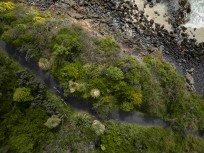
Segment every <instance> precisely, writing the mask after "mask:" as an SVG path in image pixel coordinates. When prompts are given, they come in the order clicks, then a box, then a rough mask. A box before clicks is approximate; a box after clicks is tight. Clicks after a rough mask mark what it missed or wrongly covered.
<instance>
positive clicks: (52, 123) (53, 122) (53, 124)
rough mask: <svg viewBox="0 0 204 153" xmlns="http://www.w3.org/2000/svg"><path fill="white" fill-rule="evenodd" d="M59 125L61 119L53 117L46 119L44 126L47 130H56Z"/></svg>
mask: <svg viewBox="0 0 204 153" xmlns="http://www.w3.org/2000/svg"><path fill="white" fill-rule="evenodd" d="M60 123H61V119H60V118H58V116H57V115H53V116H52V117H50V118H48V119H47V122H46V123H45V124H44V125H45V126H47V127H48V128H49V129H54V128H57V127H58V126H59V125H60Z"/></svg>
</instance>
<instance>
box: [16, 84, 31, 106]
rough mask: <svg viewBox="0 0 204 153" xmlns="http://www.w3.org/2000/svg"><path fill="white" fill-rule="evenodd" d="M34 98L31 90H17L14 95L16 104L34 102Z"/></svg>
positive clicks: (23, 88)
mask: <svg viewBox="0 0 204 153" xmlns="http://www.w3.org/2000/svg"><path fill="white" fill-rule="evenodd" d="M33 99H34V98H33V96H32V95H31V93H30V89H29V88H25V87H22V88H17V89H16V90H15V92H14V94H13V101H16V102H28V101H32V100H33Z"/></svg>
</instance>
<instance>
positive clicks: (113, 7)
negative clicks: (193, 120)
mask: <svg viewBox="0 0 204 153" xmlns="http://www.w3.org/2000/svg"><path fill="white" fill-rule="evenodd" d="M174 1H175V2H174ZM174 1H173V2H169V3H168V4H169V5H168V6H169V9H170V11H169V12H170V13H169V14H170V21H169V22H170V24H171V25H172V30H171V31H170V32H169V31H168V30H167V29H165V27H164V26H163V25H161V24H159V23H155V21H154V20H153V19H148V16H145V14H144V13H145V12H144V11H142V10H139V9H138V6H137V5H136V4H135V1H134V0H129V1H125V0H122V1H121V0H77V1H75V0H60V1H52V2H50V1H37V0H36V1H30V0H27V4H28V5H35V6H39V7H40V8H41V10H46V9H52V10H54V11H55V12H56V13H57V14H59V15H60V14H65V15H68V16H70V17H72V18H74V19H76V20H77V21H78V22H81V23H82V22H83V23H86V24H88V25H89V28H90V29H92V30H93V31H96V32H97V33H99V34H100V35H104V36H110V35H112V36H114V38H115V39H116V40H117V41H118V42H119V43H120V45H121V48H123V50H124V52H126V53H127V54H130V55H133V56H135V57H137V56H145V55H146V54H148V53H151V52H153V51H154V50H155V49H159V50H162V51H163V55H164V57H165V58H166V59H167V60H168V61H169V62H170V63H173V64H174V65H175V66H176V68H177V70H178V72H179V73H181V74H182V75H184V76H186V79H187V82H188V85H187V86H188V87H189V90H191V91H194V90H195V89H196V91H197V92H198V93H200V94H201V95H203V94H204V80H203V79H204V43H198V42H197V41H196V39H191V38H189V35H188V33H187V32H186V31H187V29H186V28H185V27H184V26H180V25H181V24H183V23H184V22H185V21H186V17H187V14H188V13H189V12H190V11H191V10H190V5H189V3H188V2H187V1H186V0H180V1H179V3H178V1H177V0H174ZM157 2H159V1H155V2H154V3H157ZM176 2H177V3H178V4H179V5H177V4H176ZM154 3H153V2H152V1H149V2H148V3H147V4H148V5H152V4H153V5H154ZM166 3H167V2H166ZM175 5H176V6H175ZM152 7H153V6H152ZM194 88H195V89H194Z"/></svg>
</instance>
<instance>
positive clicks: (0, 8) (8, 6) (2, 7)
mask: <svg viewBox="0 0 204 153" xmlns="http://www.w3.org/2000/svg"><path fill="white" fill-rule="evenodd" d="M14 8H15V4H14V3H12V2H0V13H2V12H5V11H9V10H13V9H14Z"/></svg>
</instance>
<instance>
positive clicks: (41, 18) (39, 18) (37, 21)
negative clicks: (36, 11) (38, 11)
mask: <svg viewBox="0 0 204 153" xmlns="http://www.w3.org/2000/svg"><path fill="white" fill-rule="evenodd" d="M33 22H34V23H41V24H44V23H45V22H46V19H45V18H43V17H40V16H36V17H34V18H33Z"/></svg>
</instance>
